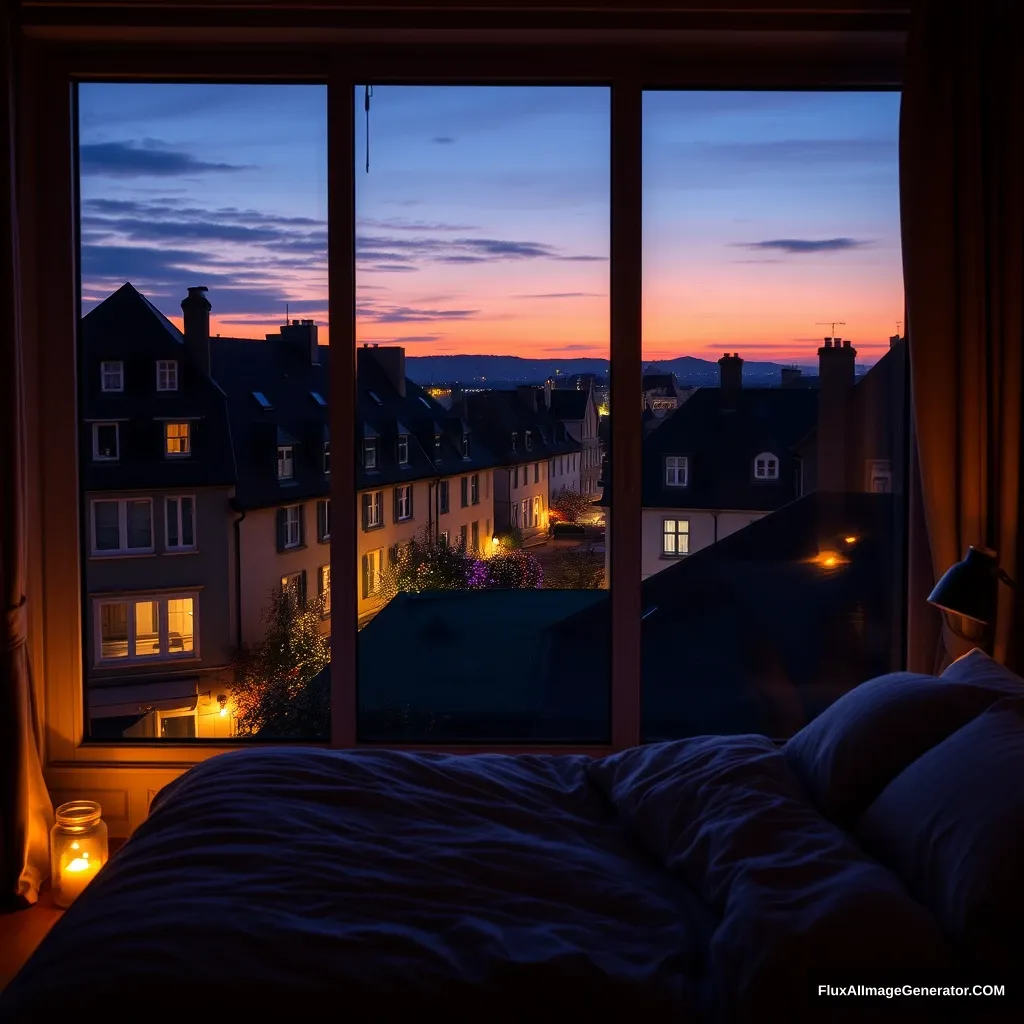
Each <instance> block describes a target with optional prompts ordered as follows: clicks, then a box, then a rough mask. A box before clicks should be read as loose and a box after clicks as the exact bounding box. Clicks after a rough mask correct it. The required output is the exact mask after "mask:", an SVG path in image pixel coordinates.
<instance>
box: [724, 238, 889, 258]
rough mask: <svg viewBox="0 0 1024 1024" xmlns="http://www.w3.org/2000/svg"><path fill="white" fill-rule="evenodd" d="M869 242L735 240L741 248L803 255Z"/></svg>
mask: <svg viewBox="0 0 1024 1024" xmlns="http://www.w3.org/2000/svg"><path fill="white" fill-rule="evenodd" d="M869 244H870V243H869V242H865V241H859V240H858V239H855V238H817V239H814V238H773V239H769V240H767V241H764V242H737V243H736V245H738V246H739V247H741V248H743V249H754V250H758V251H762V252H764V251H768V252H783V253H786V254H787V255H789V256H803V255H807V254H808V253H817V252H847V251H849V250H850V249H861V248H863V247H864V246H865V245H869Z"/></svg>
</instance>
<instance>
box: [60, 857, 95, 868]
mask: <svg viewBox="0 0 1024 1024" xmlns="http://www.w3.org/2000/svg"><path fill="white" fill-rule="evenodd" d="M90 866H91V865H90V864H89V854H86V855H85V856H84V857H76V858H75V859H74V860H73V861H70V862H69V863H68V866H67V867H66V868H65V869H64V870H65V871H88V870H89V868H90Z"/></svg>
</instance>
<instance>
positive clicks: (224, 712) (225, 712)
mask: <svg viewBox="0 0 1024 1024" xmlns="http://www.w3.org/2000/svg"><path fill="white" fill-rule="evenodd" d="M220 717H221V718H227V717H228V709H227V708H221V709H220Z"/></svg>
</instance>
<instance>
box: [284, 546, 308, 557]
mask: <svg viewBox="0 0 1024 1024" xmlns="http://www.w3.org/2000/svg"><path fill="white" fill-rule="evenodd" d="M305 550H306V545H305V544H288V545H286V546H285V547H283V548H278V549H277V553H278V554H279V555H284V554H287V552H289V551H305Z"/></svg>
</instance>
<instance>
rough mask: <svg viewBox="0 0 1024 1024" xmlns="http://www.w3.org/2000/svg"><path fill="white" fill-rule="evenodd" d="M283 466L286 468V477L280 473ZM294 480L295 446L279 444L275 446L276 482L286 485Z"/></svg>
mask: <svg viewBox="0 0 1024 1024" xmlns="http://www.w3.org/2000/svg"><path fill="white" fill-rule="evenodd" d="M283 466H287V467H288V475H287V476H284V475H282V473H281V468H282V467H283ZM294 479H295V446H294V445H291V444H279V445H278V446H277V482H278V483H288V482H289V481H291V480H294Z"/></svg>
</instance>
